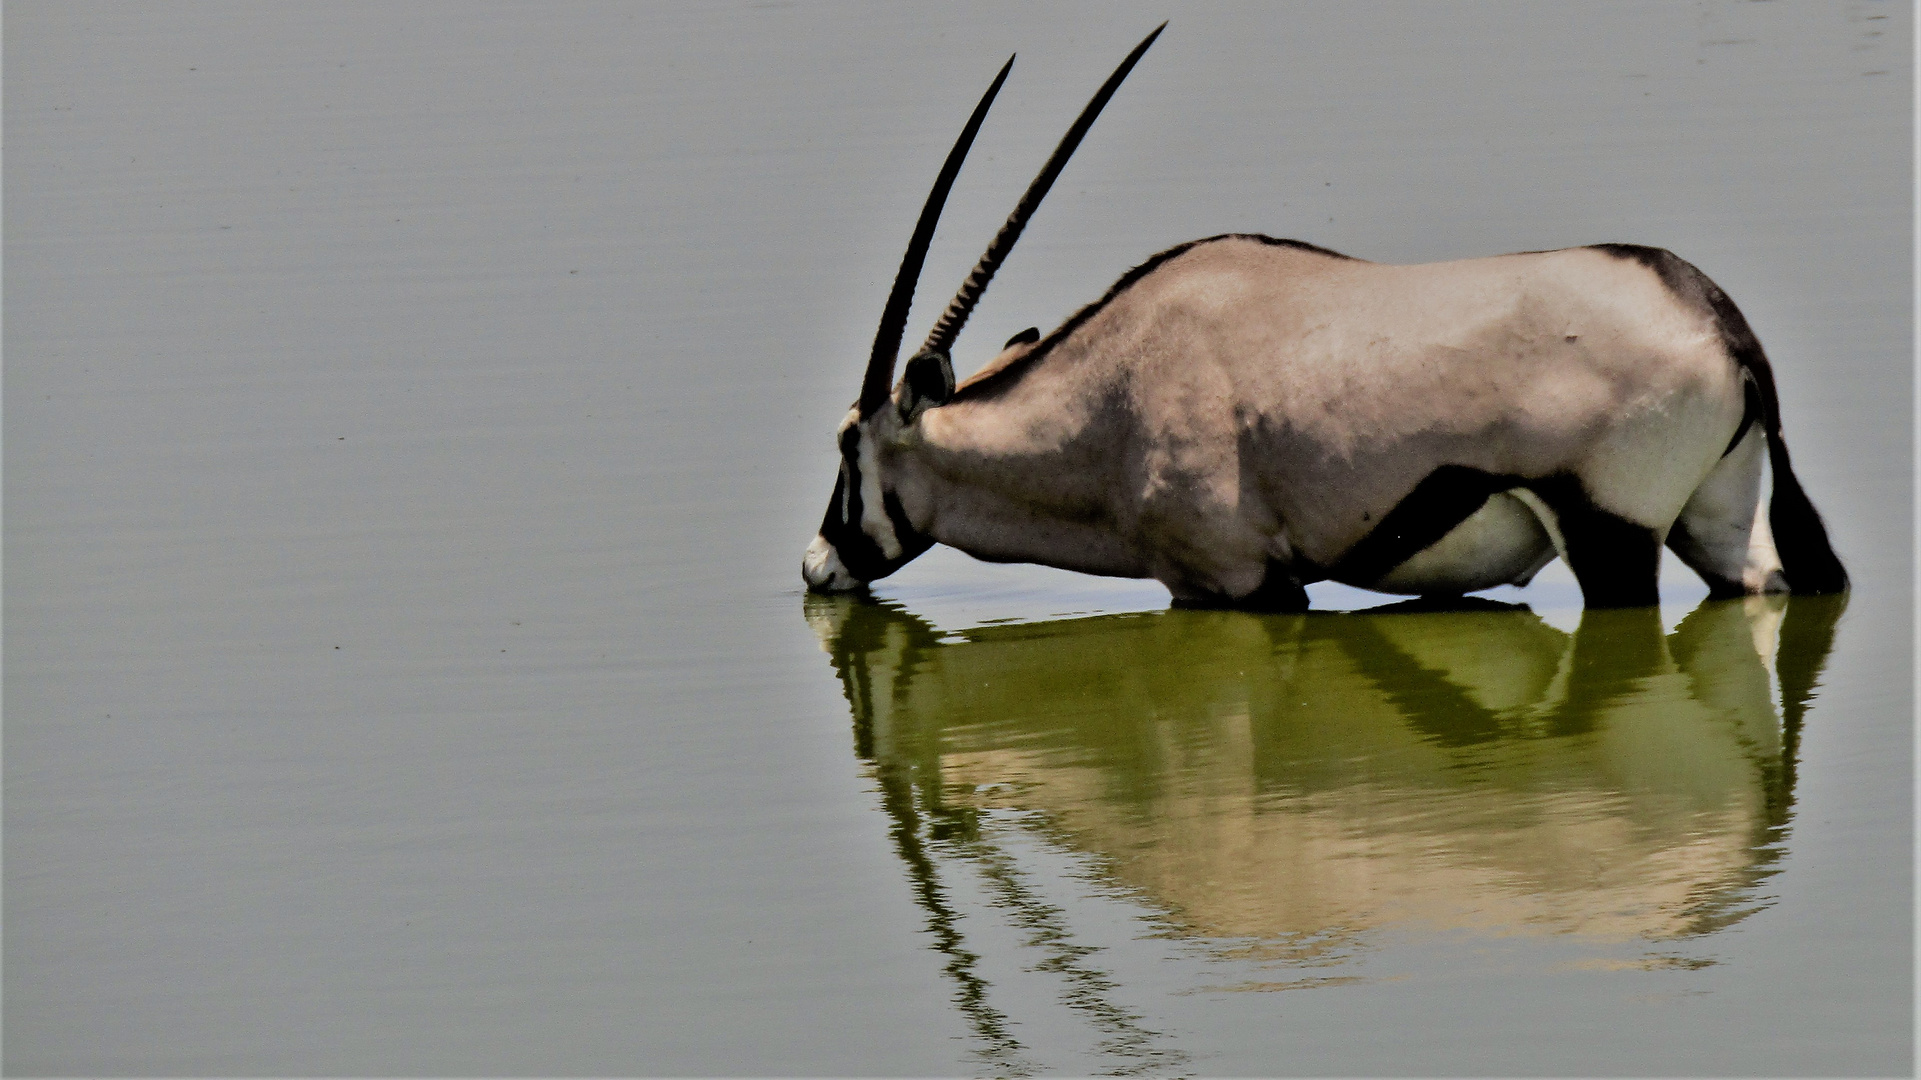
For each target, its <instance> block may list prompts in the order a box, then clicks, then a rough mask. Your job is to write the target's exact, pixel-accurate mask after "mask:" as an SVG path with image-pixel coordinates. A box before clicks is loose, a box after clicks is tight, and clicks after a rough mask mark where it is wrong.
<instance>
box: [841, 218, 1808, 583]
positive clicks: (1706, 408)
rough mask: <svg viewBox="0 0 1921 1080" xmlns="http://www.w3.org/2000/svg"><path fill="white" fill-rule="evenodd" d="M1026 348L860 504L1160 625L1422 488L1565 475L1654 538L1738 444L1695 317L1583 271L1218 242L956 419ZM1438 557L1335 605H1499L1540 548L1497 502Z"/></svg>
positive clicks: (1629, 266)
mask: <svg viewBox="0 0 1921 1080" xmlns="http://www.w3.org/2000/svg"><path fill="white" fill-rule="evenodd" d="M1029 348H1032V346H1027V347H1019V346H1017V347H1015V348H1014V349H1010V350H1009V352H1008V353H1007V354H1004V355H1003V356H1001V357H998V358H996V360H995V362H994V363H991V364H990V365H989V366H988V367H987V368H986V369H984V370H983V371H982V372H981V373H980V374H979V375H977V376H975V377H974V379H971V380H969V381H968V383H964V384H963V385H962V388H961V390H960V392H959V393H958V394H957V395H956V397H955V399H954V400H953V401H952V402H951V403H949V404H946V405H943V406H940V407H935V408H928V409H926V410H925V411H924V412H922V413H921V414H920V415H919V417H918V418H917V419H916V420H915V421H913V422H909V423H905V424H893V425H886V426H887V427H891V428H892V429H893V430H892V431H877V432H876V434H877V436H879V438H878V439H877V442H878V444H879V451H880V452H879V461H878V464H879V465H880V470H879V471H880V473H881V475H882V476H883V477H885V478H886V480H885V485H886V487H887V488H888V489H889V490H890V491H892V492H893V493H894V495H895V496H896V498H898V500H899V502H900V505H901V507H902V509H903V510H904V511H905V513H906V516H907V519H908V521H909V522H911V524H912V526H913V528H914V529H915V530H917V531H919V532H922V533H924V534H926V535H927V536H928V537H931V538H932V539H934V540H936V541H938V542H940V543H944V544H948V545H950V546H953V547H957V548H959V549H961V550H963V551H967V552H969V553H971V554H974V555H976V556H978V557H981V558H985V559H991V560H1003V561H1026V562H1040V563H1045V564H1048V565H1052V566H1060V567H1065V568H1069V569H1074V570H1082V571H1086V572H1090V573H1096V574H1108V575H1115V576H1124V577H1152V578H1156V579H1158V580H1160V581H1162V582H1163V583H1165V584H1166V585H1167V586H1168V587H1169V589H1170V590H1171V591H1172V592H1173V593H1174V595H1175V596H1176V597H1177V598H1201V597H1223V598H1230V599H1231V598H1235V597H1241V596H1245V595H1247V594H1249V593H1250V592H1252V591H1253V590H1254V589H1255V588H1257V587H1258V586H1259V585H1260V584H1261V582H1262V579H1263V576H1264V575H1265V574H1266V573H1267V572H1268V567H1269V564H1270V562H1274V563H1279V564H1281V565H1283V566H1293V565H1312V566H1318V567H1330V566H1334V565H1335V564H1336V563H1337V562H1338V561H1339V559H1340V557H1341V556H1342V555H1343V554H1344V553H1345V552H1347V551H1348V550H1349V549H1350V548H1351V547H1352V546H1353V545H1354V544H1355V542H1357V541H1358V540H1360V539H1361V538H1362V537H1363V536H1365V535H1366V534H1367V533H1368V532H1369V530H1370V529H1372V528H1373V527H1374V525H1375V524H1376V523H1378V522H1379V521H1380V520H1381V519H1382V518H1383V517H1384V516H1386V514H1387V513H1388V512H1389V511H1391V510H1392V509H1393V508H1394V506H1395V505H1396V504H1397V503H1398V502H1399V501H1400V500H1401V499H1403V498H1405V497H1406V496H1407V495H1408V493H1409V492H1410V491H1411V490H1413V489H1414V487H1415V486H1416V485H1417V484H1418V483H1419V482H1420V481H1421V480H1422V479H1423V478H1424V477H1425V476H1426V475H1427V474H1428V473H1430V472H1431V471H1432V470H1433V469H1434V468H1435V466H1436V465H1437V464H1443V463H1447V464H1456V465H1464V466H1470V467H1473V468H1476V469H1480V470H1484V471H1486V472H1489V473H1496V474H1504V475H1507V474H1511V475H1516V476H1522V477H1527V478H1538V477H1544V476H1549V475H1554V474H1566V475H1572V476H1574V477H1577V478H1578V479H1579V480H1580V481H1581V483H1582V484H1583V486H1584V487H1585V488H1586V489H1587V492H1588V494H1589V496H1590V498H1591V499H1592V500H1593V501H1594V503H1595V504H1596V505H1597V506H1600V507H1602V508H1604V509H1606V510H1608V511H1610V512H1612V513H1614V514H1616V515H1619V516H1621V517H1623V518H1626V519H1628V520H1631V521H1633V522H1636V523H1639V524H1641V525H1644V526H1646V527H1648V528H1649V529H1652V530H1655V531H1656V532H1657V533H1658V534H1660V535H1665V534H1666V532H1667V529H1668V526H1669V525H1670V523H1672V522H1673V521H1674V520H1675V519H1676V518H1677V517H1678V516H1680V515H1681V514H1682V512H1683V509H1684V507H1686V506H1687V504H1688V502H1689V499H1690V497H1691V496H1692V495H1693V494H1694V492H1695V490H1696V489H1697V488H1698V487H1700V486H1701V484H1702V481H1703V480H1705V479H1706V478H1708V476H1709V475H1710V473H1712V472H1714V471H1715V470H1716V468H1717V466H1719V465H1721V463H1722V462H1723V451H1724V450H1725V449H1726V448H1727V445H1728V441H1729V439H1730V438H1732V437H1733V435H1734V434H1735V432H1736V431H1737V430H1738V429H1739V427H1740V426H1741V424H1742V419H1743V387H1742V381H1741V372H1740V370H1739V368H1738V366H1737V365H1736V364H1735V363H1734V362H1733V361H1732V360H1731V359H1730V358H1729V356H1728V354H1727V352H1726V350H1725V348H1724V347H1723V345H1722V343H1721V337H1720V334H1719V332H1718V330H1717V328H1716V326H1715V325H1714V323H1713V321H1712V319H1711V317H1710V315H1709V314H1708V313H1705V312H1701V311H1697V310H1694V309H1691V308H1689V307H1688V306H1686V305H1684V304H1682V303H1680V302H1678V301H1677V300H1676V298H1675V297H1674V295H1673V294H1672V293H1671V292H1670V291H1669V290H1668V289H1667V288H1666V287H1665V286H1664V285H1663V283H1662V281H1661V280H1660V278H1659V277H1658V276H1657V275H1656V274H1655V273H1653V272H1652V271H1650V270H1649V269H1647V268H1646V267H1644V266H1642V265H1640V264H1638V263H1635V262H1632V261H1628V260H1624V259H1620V258H1616V257H1614V256H1611V255H1609V254H1607V253H1605V252H1602V251H1597V250H1592V249H1570V250H1565V251H1555V252H1544V253H1534V254H1521V255H1507V256H1501V257H1497V258H1488V259H1475V260H1468V261H1461V262H1452V263H1436V264H1428V265H1419V266H1392V265H1383V264H1377V263H1370V262H1365V261H1361V260H1357V259H1347V258H1341V257H1337V256H1333V255H1331V254H1327V253H1322V252H1319V251H1316V250H1312V249H1307V248H1303V247H1296V246H1289V245H1284V244H1275V243H1263V242H1261V241H1258V240H1255V239H1249V238H1238V237H1232V238H1224V239H1219V240H1215V241H1210V242H1204V243H1201V244H1198V245H1196V246H1194V247H1192V248H1190V249H1188V250H1186V251H1184V252H1182V253H1180V254H1179V255H1177V256H1175V257H1174V258H1172V259H1170V260H1168V261H1167V262H1166V263H1164V264H1162V265H1160V266H1158V267H1156V268H1155V269H1154V270H1153V271H1152V272H1151V273H1148V274H1146V275H1145V276H1143V277H1141V278H1140V279H1139V280H1138V281H1135V282H1133V283H1132V284H1131V285H1130V286H1128V287H1127V288H1126V289H1125V291H1124V292H1122V293H1121V294H1120V295H1119V296H1117V297H1114V298H1113V299H1112V300H1111V302H1108V303H1106V304H1104V305H1103V306H1101V307H1100V308H1099V310H1097V311H1095V312H1094V313H1093V314H1092V316H1091V317H1089V318H1086V319H1085V321H1083V322H1081V323H1080V324H1079V325H1078V326H1076V327H1074V329H1073V330H1072V331H1071V332H1070V333H1069V334H1068V335H1067V336H1066V337H1065V338H1062V339H1060V340H1059V341H1057V342H1053V343H1052V344H1051V347H1049V348H1047V349H1046V353H1045V355H1044V356H1042V357H1040V358H1038V360H1037V361H1036V362H1034V363H1032V364H1031V366H1027V367H1025V369H1024V370H1021V371H1020V372H1019V373H1018V374H1017V375H1016V376H1015V377H1012V378H1008V377H1005V376H1002V377H999V382H1000V385H997V386H995V387H994V388H993V389H992V391H991V392H988V393H985V394H981V393H970V390H974V389H976V384H980V383H982V381H983V380H984V379H987V378H989V377H990V376H992V375H993V373H995V372H996V371H998V370H1000V369H1001V368H1004V367H1007V366H1009V365H1019V364H1020V362H1021V360H1022V354H1024V353H1025V352H1026V351H1028V349H1029ZM890 411H892V410H890ZM1749 441H1750V440H1743V443H1744V445H1743V446H1741V447H1737V449H1736V452H1735V454H1733V455H1730V459H1729V460H1735V459H1739V460H1738V461H1736V464H1737V465H1741V464H1744V463H1747V462H1749V461H1750V460H1751V464H1752V467H1750V468H1740V469H1736V470H1735V471H1737V472H1740V473H1742V475H1741V476H1737V477H1734V478H1733V482H1734V484H1735V486H1736V487H1737V488H1746V489H1747V490H1746V492H1745V499H1744V500H1743V499H1742V498H1741V497H1740V495H1741V493H1739V492H1733V493H1730V494H1734V495H1735V499H1734V500H1733V501H1734V502H1736V503H1742V502H1744V504H1745V505H1744V506H1742V507H1741V508H1740V510H1739V514H1740V520H1739V522H1738V526H1739V530H1740V532H1741V535H1740V536H1739V537H1738V546H1739V548H1740V551H1739V555H1738V558H1736V562H1737V565H1735V566H1725V567H1723V568H1722V569H1723V570H1732V571H1733V575H1732V576H1734V577H1736V578H1755V579H1757V583H1758V581H1759V580H1761V579H1765V577H1766V575H1767V574H1768V573H1769V572H1770V571H1772V570H1774V569H1775V568H1776V567H1778V563H1776V564H1775V565H1774V566H1768V565H1765V563H1767V562H1768V561H1769V560H1771V559H1772V554H1773V553H1772V548H1771V545H1767V544H1765V543H1763V544H1761V545H1759V546H1758V550H1757V552H1756V554H1757V556H1758V557H1759V558H1758V563H1759V564H1760V565H1752V566H1747V565H1739V564H1746V563H1749V562H1756V561H1757V560H1751V559H1750V558H1749V552H1748V548H1749V546H1750V545H1749V542H1748V541H1749V536H1748V535H1747V530H1748V529H1749V528H1750V527H1751V526H1752V525H1753V522H1754V506H1755V504H1756V499H1757V497H1758V484H1759V453H1760V447H1761V440H1760V438H1759V436H1758V433H1757V434H1755V435H1754V437H1753V438H1752V440H1751V441H1752V445H1747V443H1748V442H1749ZM1748 474H1751V476H1749V475H1748ZM1743 480H1745V481H1746V482H1745V483H1743V482H1742V481H1743ZM1530 501H1531V502H1532V504H1533V505H1531V506H1530V505H1528V504H1529V502H1530ZM1522 507H1526V509H1527V510H1528V512H1527V513H1522V512H1520V508H1522ZM1719 512H1720V513H1721V515H1722V516H1725V515H1726V513H1727V510H1726V509H1721V510H1720V511H1719ZM1543 518H1544V520H1538V523H1537V520H1536V519H1543ZM1704 524H1705V523H1704ZM1720 525H1721V531H1722V532H1723V533H1727V534H1728V543H1730V544H1732V543H1733V542H1734V541H1735V538H1734V537H1733V536H1732V533H1731V532H1730V531H1729V527H1728V525H1727V523H1726V522H1722V523H1720ZM1762 528H1763V530H1765V524H1763V526H1762ZM1463 530H1466V531H1467V532H1468V533H1472V534H1473V535H1472V536H1471V537H1466V536H1464V537H1460V538H1452V537H1451V538H1450V539H1455V540H1456V542H1455V544H1454V546H1455V547H1457V548H1462V549H1463V551H1462V552H1461V553H1460V554H1458V555H1456V556H1452V557H1447V553H1446V552H1442V551H1437V549H1440V548H1442V547H1443V546H1444V545H1446V544H1447V543H1448V540H1443V541H1442V542H1441V543H1440V544H1437V545H1434V548H1432V549H1430V552H1435V553H1436V554H1438V555H1440V556H1443V557H1440V558H1433V557H1430V558H1429V559H1428V560H1427V561H1428V562H1429V563H1431V564H1433V565H1428V566H1424V567H1423V566H1415V565H1413V564H1415V563H1418V562H1419V561H1420V560H1419V559H1418V558H1417V559H1416V560H1410V563H1409V564H1408V565H1406V566H1404V568H1403V573H1402V574H1401V577H1400V578H1399V579H1398V580H1396V579H1395V576H1394V575H1393V574H1390V575H1389V576H1388V579H1385V580H1374V581H1355V582H1351V583H1352V584H1358V585H1364V586H1376V587H1383V588H1388V589H1390V591H1396V592H1420V593H1427V592H1441V593H1446V592H1459V591H1466V590H1468V589H1474V588H1485V587H1488V586H1489V585H1493V584H1498V583H1500V581H1503V580H1518V581H1525V580H1526V578H1527V577H1530V576H1532V574H1533V572H1534V571H1535V570H1537V569H1538V568H1539V567H1540V565H1541V564H1543V563H1545V562H1546V561H1547V560H1548V559H1549V558H1551V557H1552V555H1553V554H1554V552H1555V549H1556V548H1557V547H1559V545H1558V544H1556V543H1555V540H1556V539H1557V536H1558V533H1557V529H1556V524H1555V522H1554V521H1553V520H1552V514H1551V512H1548V511H1546V509H1545V507H1542V506H1540V505H1539V500H1538V499H1535V500H1527V499H1526V497H1525V493H1523V495H1522V497H1521V498H1520V499H1512V498H1508V497H1503V496H1499V495H1497V496H1496V497H1495V498H1494V499H1491V500H1490V501H1489V504H1488V506H1487V507H1486V508H1484V509H1483V511H1482V512H1481V513H1479V514H1476V515H1475V516H1474V517H1473V518H1470V519H1469V520H1468V521H1466V522H1464V523H1463V524H1462V525H1461V526H1460V528H1459V529H1457V530H1456V532H1457V533H1461V532H1462V531H1463ZM1763 539H1765V538H1763ZM1467 540H1471V541H1472V542H1463V541H1467ZM1723 546H1726V545H1723ZM1423 554H1424V555H1426V554H1428V553H1423ZM1730 557H1732V552H1731V551H1729V552H1721V553H1719V559H1720V561H1721V562H1723V563H1726V562H1727V561H1728V560H1729V559H1730ZM1409 571H1412V572H1411V573H1410V572H1409ZM1490 574H1492V575H1493V576H1495V577H1496V578H1497V579H1498V580H1491V581H1490V580H1485V579H1486V578H1487V577H1489V576H1490Z"/></svg>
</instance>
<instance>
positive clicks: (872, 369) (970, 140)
mask: <svg viewBox="0 0 1921 1080" xmlns="http://www.w3.org/2000/svg"><path fill="white" fill-rule="evenodd" d="M1013 66H1014V58H1013V57H1011V56H1010V57H1008V58H1007V63H1006V64H1004V65H1002V66H1001V73H1000V74H999V75H996V76H994V85H992V86H990V87H988V88H987V93H985V94H982V95H981V103H980V104H979V105H976V106H974V115H973V116H970V117H968V118H967V126H966V127H964V128H962V129H961V133H960V138H959V139H957V140H955V142H954V148H953V149H952V150H949V151H948V152H947V162H946V164H944V165H942V166H941V167H940V175H939V176H937V177H935V178H934V190H933V191H930V192H928V194H927V205H925V206H923V207H921V211H920V221H919V222H917V223H915V225H914V236H913V238H912V239H910V240H908V241H907V254H905V255H903V256H901V260H900V273H898V274H896V275H894V291H893V292H891V293H889V294H888V295H887V307H886V308H885V309H883V310H882V311H881V315H880V329H879V330H877V331H875V333H874V352H873V355H871V356H869V357H868V358H867V374H866V376H865V377H863V378H862V379H861V384H860V415H861V416H862V417H863V418H865V417H867V416H869V415H871V414H872V413H873V411H874V410H875V409H877V408H879V407H880V405H881V402H883V401H886V400H887V395H888V392H889V391H891V390H892V389H893V386H894V360H895V359H896V358H897V357H899V356H900V341H901V337H902V336H903V335H904V334H905V333H906V331H907V309H908V308H909V307H911V306H913V303H914V283H915V282H916V281H919V280H920V268H921V264H922V263H924V262H926V261H927V248H928V246H929V245H930V244H932V243H933V241H934V225H935V223H936V222H938V221H940V211H941V207H942V206H943V205H945V204H946V202H947V191H948V189H949V188H952V187H953V186H954V177H956V176H958V175H960V167H961V162H963V161H965V160H967V149H968V147H970V146H973V145H974V135H975V133H976V132H978V131H980V129H981V121H982V120H985V119H986V118H987V107H988V106H989V105H992V104H993V103H994V95H995V94H998V93H1000V92H1001V84H1002V83H1004V82H1006V81H1007V72H1008V71H1009V70H1010V69H1012V68H1013Z"/></svg>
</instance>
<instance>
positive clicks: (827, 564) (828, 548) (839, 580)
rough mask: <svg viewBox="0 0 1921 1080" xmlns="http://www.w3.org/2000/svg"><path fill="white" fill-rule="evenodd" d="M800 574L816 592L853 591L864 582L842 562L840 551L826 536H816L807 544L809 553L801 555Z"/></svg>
mask: <svg viewBox="0 0 1921 1080" xmlns="http://www.w3.org/2000/svg"><path fill="white" fill-rule="evenodd" d="M800 576H801V578H802V579H804V580H805V581H806V582H807V587H808V588H809V589H811V590H813V591H814V592H830V593H831V592H851V591H853V590H854V589H858V588H860V587H861V584H862V582H861V580H860V579H859V578H857V577H855V576H854V575H853V574H851V573H849V572H848V570H847V567H846V566H844V565H842V564H841V561H840V552H838V551H835V550H834V545H833V544H831V543H829V542H828V541H827V538H826V537H825V536H815V537H814V542H813V543H811V544H808V545H807V553H806V554H804V555H802V556H801V557H800Z"/></svg>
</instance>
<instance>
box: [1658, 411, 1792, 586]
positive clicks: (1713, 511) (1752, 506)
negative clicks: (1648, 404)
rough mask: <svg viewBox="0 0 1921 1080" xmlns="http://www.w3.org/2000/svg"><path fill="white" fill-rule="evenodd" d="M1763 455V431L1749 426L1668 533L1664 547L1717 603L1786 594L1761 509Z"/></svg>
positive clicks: (1696, 492)
mask: <svg viewBox="0 0 1921 1080" xmlns="http://www.w3.org/2000/svg"><path fill="white" fill-rule="evenodd" d="M1766 453H1767V439H1766V437H1765V436H1764V435H1763V434H1762V431H1761V425H1759V424H1751V425H1749V427H1748V430H1747V433H1746V434H1745V435H1743V436H1742V437H1741V439H1740V440H1739V441H1738V442H1736V443H1735V444H1734V446H1733V447H1731V448H1730V449H1729V450H1728V452H1727V454H1726V455H1724V456H1723V457H1722V458H1721V460H1720V462H1719V463H1717V464H1716V465H1715V466H1714V470H1713V471H1712V472H1710V473H1708V476H1707V479H1705V480H1703V481H1701V486H1700V487H1698V488H1695V489H1694V494H1693V495H1692V496H1691V497H1690V498H1689V499H1688V502H1687V505H1686V506H1684V507H1682V508H1681V516H1680V517H1679V518H1677V519H1675V522H1674V527H1673V528H1672V529H1670V530H1668V547H1669V548H1672V549H1673V551H1674V553H1675V554H1676V555H1678V556H1680V557H1681V561H1682V562H1684V563H1687V564H1688V566H1689V567H1690V568H1692V569H1693V570H1694V572H1695V573H1697V574H1699V575H1701V580H1703V581H1705V582H1707V583H1708V595H1709V596H1711V597H1714V598H1715V599H1727V598H1729V597H1735V596H1744V595H1750V594H1758V593H1771V592H1786V591H1788V581H1787V578H1786V577H1785V576H1783V574H1782V572H1781V556H1780V555H1779V554H1778V553H1777V552H1776V551H1775V550H1774V537H1773V534H1772V533H1771V532H1769V530H1768V522H1767V514H1766V513H1765V508H1764V507H1763V505H1762V503H1761V462H1762V459H1763V457H1764V456H1765V455H1766Z"/></svg>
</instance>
